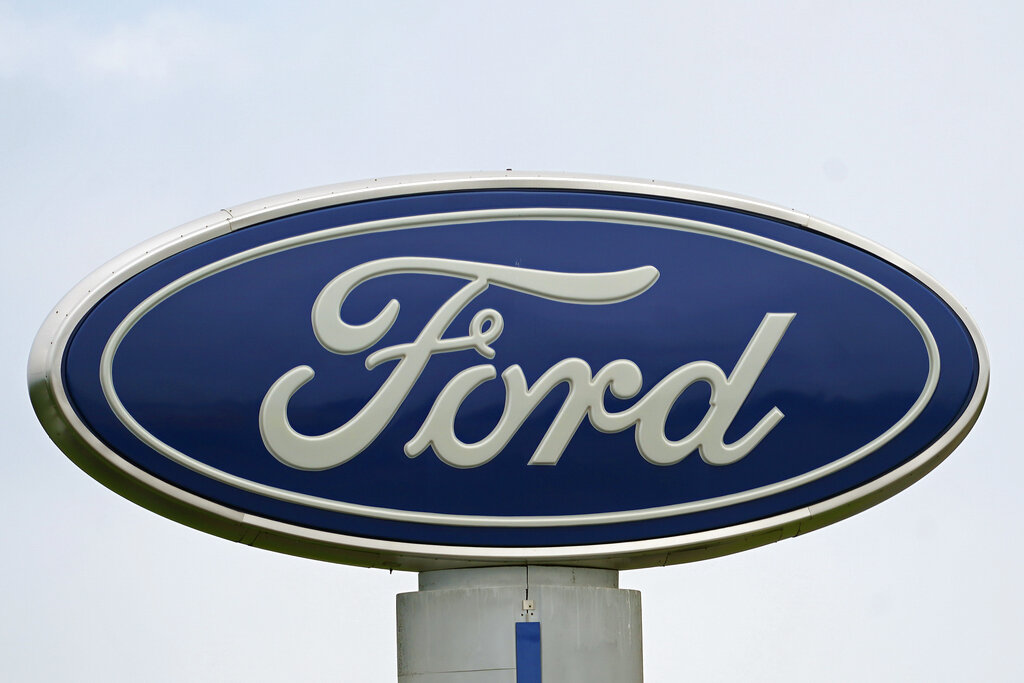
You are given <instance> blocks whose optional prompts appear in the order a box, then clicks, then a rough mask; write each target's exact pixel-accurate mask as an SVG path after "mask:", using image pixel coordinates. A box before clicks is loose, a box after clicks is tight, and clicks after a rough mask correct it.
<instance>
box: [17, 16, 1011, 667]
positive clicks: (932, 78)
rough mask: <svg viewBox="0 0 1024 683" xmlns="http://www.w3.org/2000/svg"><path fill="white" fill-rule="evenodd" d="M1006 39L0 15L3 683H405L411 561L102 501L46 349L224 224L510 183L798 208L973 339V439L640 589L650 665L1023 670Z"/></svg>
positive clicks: (812, 24) (768, 24)
mask: <svg viewBox="0 0 1024 683" xmlns="http://www.w3.org/2000/svg"><path fill="white" fill-rule="evenodd" d="M1022 29H1024V11H1022V9H1021V6H1020V5H1019V4H1018V3H1010V2H992V3H983V4H982V3H966V2H964V3H948V2H927V3H925V2H904V3H898V4H893V3H880V2H879V3H875V2H856V3H850V2H835V3H815V2H792V3H767V2H766V3H747V2H722V3H707V2H699V3H698V2H666V3H652V2H634V3H607V2H557V3H556V2H529V1H521V2H516V3H500V4H499V3H483V2H445V1H439V2H433V3H411V2H409V3H400V2H388V1H379V2H374V3H339V2H330V3H308V4H301V3H295V4H293V3H287V4H286V3H276V4H273V5H271V4H269V3H267V4H258V3H242V2H225V3H210V2H203V3H199V2H190V1H188V0H186V1H178V2H174V3H159V2H153V3H146V2H133V3H127V2H104V3H102V4H101V3H95V2H77V3H60V2H55V3H29V2H14V3H12V2H0V208H2V213H0V230H2V237H3V241H4V248H3V249H0V261H2V268H0V273H2V277H3V287H2V291H3V304H4V310H5V311H6V313H7V314H8V315H10V316H11V317H10V318H8V319H7V320H8V322H7V323H6V324H5V325H4V326H3V327H4V334H3V335H2V336H0V344H2V347H0V348H2V354H0V358H3V359H4V360H3V361H2V363H0V372H2V381H0V414H2V415H3V425H4V429H5V432H6V433H7V434H8V437H7V439H8V440H7V443H8V447H7V448H6V449H5V453H4V455H3V457H0V511H2V514H3V518H4V519H5V522H6V523H5V524H3V526H2V531H0V540H2V545H0V548H2V550H0V553H2V554H0V558H2V562H0V576H2V577H3V579H4V580H3V581H2V587H0V604H2V605H3V612H4V618H3V619H2V620H0V678H2V679H4V680H12V681H61V680H75V681H100V680H102V681H139V680H146V681H182V680H216V681H247V682H255V681H278V680H305V681H339V680H341V681H367V682H371V683H373V682H376V681H393V680H395V675H396V663H395V615H394V596H395V594H396V593H400V592H405V591H410V590H415V586H416V576H415V575H414V574H410V573H400V572H398V573H394V574H391V573H389V572H387V571H383V570H372V569H362V568H354V567H345V566H340V565H331V564H325V563H319V562H316V561H312V560H306V559H301V558H296V557H291V556H286V555H279V554H275V553H271V552H267V551H262V550H257V549H253V548H250V547H246V546H242V545H239V544H234V543H231V542H228V541H225V540H221V539H219V538H215V537H213V536H209V535H206V534H203V533H200V532H197V531H194V530H192V529H189V528H187V527H184V526H181V525H179V524H176V523H174V522H171V521H169V520H166V519H164V518H162V517H159V516H157V515H155V514H154V513H151V512H149V511H147V510H145V509H142V508H140V507H138V506H136V505H134V504H133V503H130V502H128V501H127V500H124V499H122V498H120V497H119V496H117V495H116V494H114V493H112V492H110V491H108V490H107V489H105V488H104V487H103V486H101V485H100V484H98V483H97V482H95V481H93V480H92V479H90V478H89V477H88V476H87V475H85V474H84V473H82V472H81V471H79V470H78V469H77V468H76V467H75V466H74V465H73V464H72V463H71V462H70V461H69V460H68V459H67V458H66V457H64V456H63V455H62V454H61V453H60V451H59V450H58V449H57V448H56V446H54V445H53V444H52V443H51V442H50V441H49V439H48V438H47V436H46V435H45V433H44V432H43V430H42V428H41V427H40V426H39V424H38V422H37V420H36V418H35V416H34V414H33V412H32V409H31V406H30V405H29V401H28V392H27V388H26V381H25V367H26V363H27V358H28V353H29V348H30V346H31V344H32V340H33V338H34V337H35V333H36V331H37V329H38V327H39V325H40V324H41V323H42V321H43V319H44V318H45V316H46V315H47V313H48V311H49V309H50V307H51V306H53V305H54V304H55V303H56V302H57V301H58V300H59V299H60V298H61V297H62V296H63V295H64V294H65V293H66V292H67V291H68V290H70V289H71V288H72V287H73V286H74V285H75V283H76V282H78V281H79V280H80V279H81V278H83V277H85V276H86V275H87V274H88V273H89V272H91V271H92V270H93V269H95V268H96V267H98V266H99V265H101V264H102V263H104V262H105V261H107V260H108V259H109V258H111V257H113V256H115V255H117V254H119V253H121V252H122V251H125V250H127V249H129V248H130V247H132V246H134V245H135V244H137V243H139V242H141V241H143V240H144V239H146V238H148V237H151V236H153V235H156V234H158V233H160V232H163V231H165V230H168V229H170V228H172V227H174V226H176V225H179V224H182V223H185V222H187V221H189V220H191V219H194V218H198V217H201V216H205V215H207V214H209V213H212V212H214V211H217V210H218V209H220V208H225V207H229V206H234V205H237V204H240V203H242V202H245V201H248V200H252V199H257V198H261V197H265V196H269V195H273V194H278V193H281V192H286V191H290V190H297V189H302V188H306V187H312V186H315V185H323V184H327V183H334V182H342V181H349V180H360V179H365V178H375V177H387V176H396V175H404V174H410V173H431V172H441V171H475V170H501V169H505V168H513V169H516V170H537V171H567V172H579V173H587V174H610V175H616V176H626V177H638V178H656V179H658V180H664V181H668V182H676V183H685V184H690V185H697V186H703V187H711V188H716V189H720V190H724V191H728V192H731V193H737V194H742V195H749V196H753V197H757V198H760V199H764V200H768V201H770V202H773V203H775V204H779V205H783V206H786V207H791V208H795V209H797V210H798V211H802V212H805V213H809V214H811V215H814V216H817V217H819V218H822V219H824V220H827V221H829V222H831V223H834V224H837V225H840V226H842V227H844V228H847V229H849V230H851V231H853V232H855V233H858V234H860V235H863V236H865V237H868V238H869V239H872V240H874V241H875V242H877V243H880V244H881V245H883V246H885V247H887V248H889V249H891V250H892V251H895V252H896V253H898V254H900V255H902V256H904V257H906V258H907V259H909V260H910V261H912V262H913V263H915V264H916V265H918V266H920V267H921V268H923V269H924V270H925V271H927V272H928V273H930V274H931V275H932V276H933V277H935V278H936V279H937V280H938V281H939V282H940V283H942V284H943V285H944V286H945V287H946V289H948V290H949V291H950V292H952V293H953V295H954V296H955V297H956V298H957V299H958V300H959V301H960V302H961V303H962V304H963V305H964V306H965V307H966V308H967V310H968V311H969V312H970V314H971V315H972V316H973V318H974V319H975V321H976V322H977V324H978V326H979V328H980V329H981V332H982V334H983V336H984V337H985V339H986V342H987V344H988V350H989V353H990V356H991V363H992V380H991V389H990V393H989V398H988V404H987V406H986V408H985V410H984V411H983V413H982V415H981V418H980V420H979V421H978V423H977V425H976V427H975V429H974V430H973V431H972V432H971V434H970V435H969V436H968V437H967V439H966V440H965V441H964V443H963V444H962V445H961V446H960V448H959V449H958V450H957V451H956V452H954V453H953V454H952V455H951V456H950V457H949V459H948V460H947V461H946V462H944V463H943V464H942V465H940V466H939V467H938V468H937V469H936V470H935V471H934V472H932V473H931V474H929V475H928V476H926V477H925V478H924V479H923V480H921V481H920V482H918V483H917V484H915V485H913V486H912V487H910V488H909V489H907V490H906V491H904V492H902V493H900V494H898V495H897V496H895V497H894V498H892V499H890V500H888V501H886V502H884V503H882V504H880V505H878V506H876V507H874V508H872V509H870V510H868V511H866V512H863V513H861V514H859V515H856V516H854V517H852V518H850V519H847V520H844V521H842V522H840V523H838V524H835V525H833V526H830V527H826V528H824V529H821V530H818V531H815V532H813V533H811V534H808V535H805V536H801V537H798V538H795V539H790V540H786V541H783V542H781V543H778V544H774V545H770V546H766V547H762V548H759V549H756V550H752V551H748V552H745V553H740V554H737V555H732V556H728V557H724V558H719V559H715V560H710V561H705V562H699V563H693V564H688V565H679V566H674V567H667V568H656V569H646V570H637V571H629V572H623V573H622V575H621V577H620V580H621V585H622V586H623V587H627V588H634V589H638V590H640V591H642V594H643V600H644V608H643V618H644V622H643V628H644V660H645V676H646V679H645V680H647V681H652V682H659V681H676V680H684V679H685V680H704V681H737V680H744V681H746V680H766V681H773V680H785V681H820V680H826V679H828V680H850V681H852V680H882V681H963V680H986V681H1013V680H1021V679H1022V678H1024V664H1022V661H1021V657H1020V653H1019V650H1020V643H1021V638H1022V635H1024V590H1022V589H1021V584H1020V577H1021V576H1022V575H1024V554H1022V549H1021V545H1020V539H1021V538H1022V531H1024V528H1022V526H1024V525H1022V522H1021V520H1022V518H1024V497H1022V496H1020V494H1019V488H1020V487H1019V485H1018V483H1017V482H1018V477H1021V478H1024V464H1022V458H1021V457H1020V451H1021V447H1020V445H1019V444H1018V443H1017V442H1016V439H1017V438H1018V436H1020V416H1019V407H1018V406H1019V398H1020V394H1019V392H1020V387H1021V386H1022V385H1024V363H1022V360H1021V355H1020V352H1019V347H1018V340H1019V339H1021V337H1022V336H1024V323H1022V318H1021V315H1020V314H1019V312H1018V310H1017V309H1018V305H1019V302H1020V299H1021V290H1022V287H1021V284H1020V283H1021V268H1020V263H1021V257H1022V255H1024V249H1022V243H1024V238H1022V236H1021V229H1020V219H1019V214H1018V213H1017V211H1018V207H1017V206H1016V204H1017V202H1018V201H1019V197H1020V193H1021V191H1020V187H1021V179H1022V173H1021V159H1022V158H1024V132H1022V131H1024V128H1022V126H1021V123H1020V122H1021V121H1024V93H1022V90H1021V88H1020V80H1021V74H1022V72H1024V47H1022V44H1021V41H1020V34H1021V32H1022ZM1014 397H1016V398H1014Z"/></svg>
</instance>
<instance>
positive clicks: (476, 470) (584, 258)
mask: <svg viewBox="0 0 1024 683" xmlns="http://www.w3.org/2000/svg"><path fill="white" fill-rule="evenodd" d="M29 385H30V392H31V395H32V399H33V403H34V406H35V409H36V412H37V414H38V416H39V418H40V421H41V422H42V424H43V425H44V427H45V428H46V429H47V430H48V432H49V433H50V436H51V437H52V438H53V439H54V441H56V442H57V444H58V445H59V446H60V447H61V448H62V449H63V450H64V451H65V453H67V455H68V456H69V457H71V458H72V459H73V460H74V461H75V462H76V463H77V464H78V465H79V466H80V467H82V468H83V469H84V470H86V471H87V472H89V473H90V474H91V475H92V476H94V477H95V478H97V479H98V480H100V481H101V482H103V483H104V484H106V485H107V486H109V487H110V488H112V489H114V490H115V491H117V492H119V493H121V494H122V495H124V496H126V497H128V498H130V499H132V500H135V501H136V502H138V503H140V504H142V505H144V506H146V507H149V508H151V509H153V510H154V511H156V512H159V513H160V514H163V515H166V516H168V517H171V518H173V519H176V520H178V521H181V522H184V523H186V524H189V525H192V526H195V527H197V528H200V529H203V530H205V531H208V532H210V533H214V534H218V535H221V536H225V537H228V538H231V539H233V540H237V541H241V542H244V543H248V544H253V545H257V546H261V547H266V548H270V549H273V550H279V551H283V552H290V553H295V554H299V555H306V556H311V557H317V558H321V559H327V560H333V561H339V562H347V563H352V564H361V565H368V566H380V567H394V568H404V569H417V570H419V569H428V568H440V567H448V566H469V565H474V564H478V565H479V564H507V563H524V562H535V563H560V564H578V565H586V566H596V567H610V568H629V567H642V566H650V565H654V564H664V563H671V562H684V561H689V560H695V559H701V558H704V557H710V556H715V555H720V554H723V553H727V552H733V551H736V550H742V549H745V548H749V547H753V546H756V545H760V544H763V543H768V542H771V541H775V540H779V539H781V538H785V537H788V536H793V535H796V534H798V533H802V532H805V531H808V530H810V529H814V528H817V527H820V526H823V525H825V524H829V523H831V522H834V521H836V520H838V519H842V518H844V517H846V516H849V515H851V514H854V513H856V512H858V511H860V510H862V509H864V508H866V507H869V506H871V505H874V504H875V503H877V502H879V501H881V500H883V499H885V498H887V497H889V496H891V495H893V494H894V493H896V492H898V491H899V490H901V489H903V488H905V487H906V486H908V485H909V484H911V483H912V482H914V481H916V480H917V479H919V478H920V477H921V476H922V475H923V474H925V473H926V472H928V471H929V470H930V469H932V468H933V467H935V466H936V465H937V464H938V463H939V462H941V461H942V459H944V458H945V457H946V456H947V455H948V454H949V453H950V451H951V450H952V449H953V448H954V447H955V446H956V445H957V444H958V443H959V442H960V441H961V440H962V439H963V438H964V436H965V435H966V433H967V431H968V430H969V429H970V428H971V426H972V425H973V423H974V422H975V420H976V419H977V416H978V413H979V411H980V410H981V407H982V405H983V403H984V398H985V393H986V390H987V386H988V361H987V356H986V353H985V349H984V344H983V342H982V340H981V337H980V335H979V333H978V331H977V329H976V328H975V326H974V323H973V322H972V321H971V320H970V318H969V317H968V315H967V314H966V312H965V311H964V310H963V308H962V307H961V306H960V305H959V304H957V303H956V301H955V300H954V299H953V298H952V297H951V296H950V295H949V294H947V293H946V292H945V291H944V290H943V289H942V288H941V287H940V286H939V285H938V284H937V283H935V282H934V281H933V280H931V278H929V277H928V276H927V275H925V274H924V273H922V272H921V271H920V270H918V269H917V268H915V267H913V266H912V265H910V264H909V263H907V262H905V261H903V260H902V259H900V258H899V257H896V256H894V255H892V254H889V253H888V252H886V251H885V250H884V249H882V248H880V247H878V246H876V245H874V244H872V243H870V242H868V241H866V240H864V239H862V238H860V237H857V236H854V235H852V234H850V233H847V232H844V231H843V230H840V229H839V228H836V227H834V226H831V225H828V224H826V223H823V222H821V221H818V220H816V219H812V218H810V217H808V216H806V215H803V214H799V213H796V212H792V211H788V210H785V209H780V208H778V207H773V206H769V205H766V204H762V203H760V202H755V201H753V200H747V199H741V198H738V197H733V196H729V195H724V194H719V193H713V192H709V191H704V190H695V189H690V188H684V187H679V186H671V185H656V184H652V183H648V182H642V181H630V180H618V179H604V178H589V177H577V176H572V177H569V176H558V175H527V174H511V173H508V174H495V175H460V176H448V177H440V178H413V179H403V180H395V181H388V182H382V181H375V182H372V183H362V184H353V185H342V186H335V187H329V188H320V189H317V190H310V191H307V192H302V193H295V194H292V195H287V196H283V197H279V198H275V199H271V200H267V201H263V202H256V203H253V204H250V205H246V206H243V207H239V208H237V209H232V210H225V211H222V212H220V213H219V214H215V215H214V216H211V217H209V218H207V219H204V220H200V221H196V222H194V223H191V224H188V225H186V226H183V227H182V228H180V229H178V230H175V231H172V232H171V233H168V234H167V235H165V236H162V237H159V238H156V239H155V240H153V241H152V242H151V243H147V244H145V245H142V246H140V247H138V248H136V249H135V250H133V251H130V252H128V253H126V254H125V255H123V256H122V257H120V258H119V259H117V260H116V261H115V262H113V264H112V265H110V266H108V267H104V268H101V269H100V270H99V271H97V272H96V273H94V274H93V275H92V276H90V277H89V278H87V279H86V280H85V281H84V282H83V283H82V284H81V285H79V286H78V287H77V288H76V289H74V290H73V291H72V292H71V293H70V294H69V295H68V297H67V298H66V299H65V301H63V302H62V303H61V304H59V305H58V306H57V307H56V308H55V309H54V311H53V312H52V314H51V316H50V317H49V318H48V319H47V321H46V323H44V325H43V328H42V329H41V331H40V332H39V335H38V337H37V339H36V342H35V345H34V347H33V351H32V357H31V359H30V367H29Z"/></svg>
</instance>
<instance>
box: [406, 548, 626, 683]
mask: <svg viewBox="0 0 1024 683" xmlns="http://www.w3.org/2000/svg"><path fill="white" fill-rule="evenodd" d="M618 586H619V573H618V571H616V570H612V569H587V568H575V567H545V566H517V567H488V568H479V569H478V568H473V569H444V570H438V571H428V572H421V573H420V575H419V590H418V591H416V592H413V593H401V594H399V595H398V598H397V611H398V681H399V683H413V681H415V682H416V683H442V682H444V683H455V682H456V681H457V682H458V683H499V682H500V683H541V682H542V681H548V682H551V681H558V682H559V683H577V682H578V683H603V682H607V683H641V681H643V640H642V635H641V621H640V592H639V591H635V590H624V589H620V588H619V587H618Z"/></svg>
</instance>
